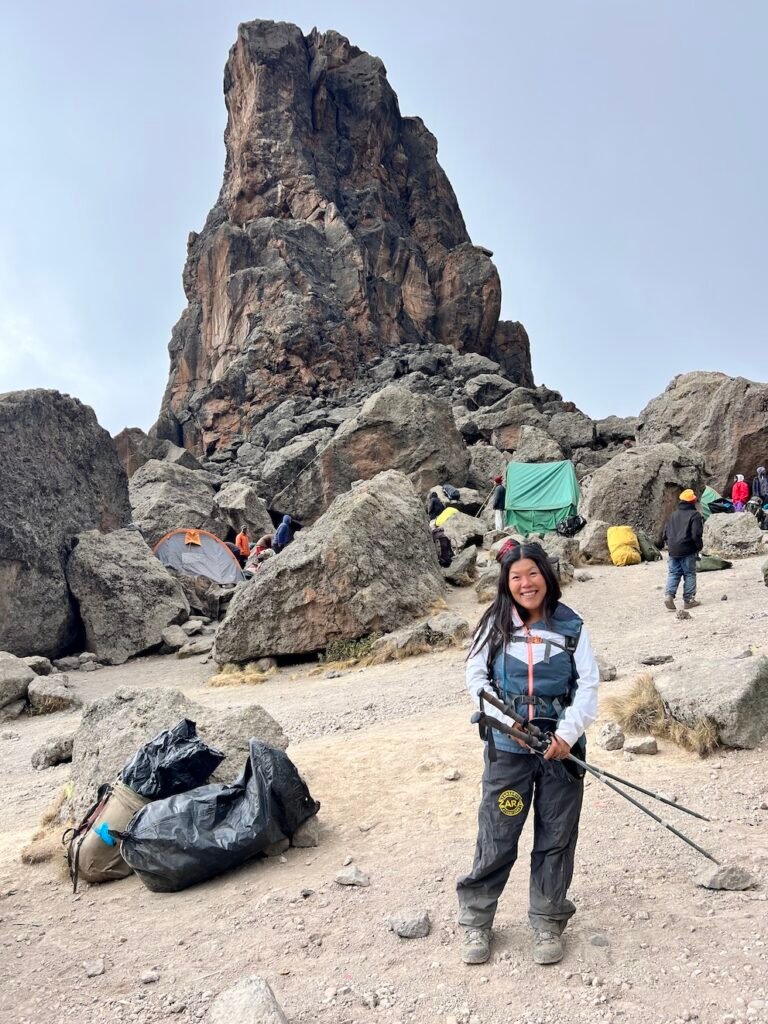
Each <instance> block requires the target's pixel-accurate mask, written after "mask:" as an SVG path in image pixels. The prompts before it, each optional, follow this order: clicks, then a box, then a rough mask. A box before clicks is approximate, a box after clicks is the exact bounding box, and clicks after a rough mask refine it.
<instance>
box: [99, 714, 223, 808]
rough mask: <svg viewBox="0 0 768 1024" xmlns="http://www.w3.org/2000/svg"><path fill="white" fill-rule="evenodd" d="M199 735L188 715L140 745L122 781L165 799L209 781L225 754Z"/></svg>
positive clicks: (142, 792)
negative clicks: (209, 744)
mask: <svg viewBox="0 0 768 1024" xmlns="http://www.w3.org/2000/svg"><path fill="white" fill-rule="evenodd" d="M225 756H226V755H225V754H222V752H221V751H220V750H216V749H215V748H214V747H209V746H208V744H207V743H205V742H203V740H201V739H200V737H199V736H198V735H197V728H196V727H195V723H194V722H190V720H189V719H188V718H182V720H181V721H180V722H179V723H178V724H177V725H174V727H173V728H172V729H165V730H163V732H161V733H160V734H159V735H157V736H155V738H154V739H153V740H150V741H149V743H145V744H144V746H143V747H139V749H138V750H137V751H136V753H135V754H134V755H133V757H132V758H131V760H130V761H129V762H128V764H127V765H126V766H125V767H124V768H123V770H122V772H120V776H119V777H120V781H121V782H122V783H123V785H124V786H128V787H129V788H130V789H132V790H133V791H134V793H138V794H139V795H140V796H145V797H146V798H147V799H148V800H162V799H163V798H164V797H167V796H173V794H174V793H183V792H184V791H185V790H187V789H194V788H195V786H200V785H202V784H203V783H204V782H207V781H208V779H209V778H210V777H211V775H212V774H213V773H214V772H215V771H216V769H217V768H218V767H219V765H220V764H221V762H222V761H223V760H224V758H225Z"/></svg>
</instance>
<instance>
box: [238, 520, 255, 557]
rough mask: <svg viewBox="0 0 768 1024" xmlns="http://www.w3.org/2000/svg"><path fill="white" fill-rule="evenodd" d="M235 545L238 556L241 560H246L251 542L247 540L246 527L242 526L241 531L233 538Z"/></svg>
mask: <svg viewBox="0 0 768 1024" xmlns="http://www.w3.org/2000/svg"><path fill="white" fill-rule="evenodd" d="M235 544H236V545H237V550H238V551H239V552H240V554H241V555H242V556H243V558H247V557H248V555H250V553H251V542H250V540H249V539H248V527H247V526H244V527H243V528H242V530H241V531H240V533H238V535H237V536H236V537H235Z"/></svg>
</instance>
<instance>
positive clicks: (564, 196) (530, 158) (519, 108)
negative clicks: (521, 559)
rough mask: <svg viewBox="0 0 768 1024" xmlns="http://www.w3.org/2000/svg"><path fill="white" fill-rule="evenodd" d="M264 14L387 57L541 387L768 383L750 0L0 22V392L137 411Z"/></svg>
mask: <svg viewBox="0 0 768 1024" xmlns="http://www.w3.org/2000/svg"><path fill="white" fill-rule="evenodd" d="M107 8H108V9H107ZM494 12H495V13H494ZM255 17H261V18H276V19H278V18H279V19H281V20H290V21H294V22H296V23H297V24H299V25H300V26H301V27H302V29H303V30H304V31H305V32H308V31H309V30H310V29H311V28H312V27H313V26H314V25H317V26H318V28H320V29H328V28H334V29H337V30H338V31H340V32H341V33H343V34H344V35H346V36H348V37H349V38H350V40H351V41H352V42H353V43H354V44H356V45H357V46H360V47H361V48H363V49H365V50H368V51H369V52H371V53H374V54H376V55H377V56H379V57H381V58H382V59H383V61H384V63H385V64H386V66H387V70H388V74H389V80H390V82H391V84H392V86H393V88H394V89H395V91H396V92H397V94H398V96H399V99H400V107H401V110H402V112H403V113H404V114H418V115H420V116H421V117H422V118H423V119H424V121H425V122H426V124H427V126H428V127H429V128H430V129H431V131H432V132H434V134H435V135H436V136H437V139H438V143H439V159H440V161H441V163H442V165H443V167H444V168H445V170H446V172H447V174H448V176H449V178H450V180H451V182H452V184H453V186H454V189H455V190H456V194H457V196H458V199H459V203H460V205H461V209H462V211H463V214H464V217H465V220H466V222H467V227H468V229H469V232H470V235H471V236H472V240H473V241H474V242H475V243H477V244H480V245H484V246H487V247H489V248H490V249H492V250H493V251H494V260H495V262H496V265H497V266H498V268H499V272H500V275H501V281H502V288H503V309H502V315H503V316H504V317H505V318H507V319H515V320H521V321H522V322H523V323H524V324H525V326H526V328H527V329H528V332H529V334H530V337H531V345H532V353H533V369H534V374H535V377H536V380H537V382H538V383H546V384H548V385H549V386H550V387H556V388H558V389H559V390H561V391H563V393H564V395H565V397H566V398H569V399H571V400H573V401H575V402H576V403H577V404H578V405H579V406H580V407H581V408H582V409H584V411H585V412H587V413H589V414H590V415H592V416H596V417H597V416H604V415H607V414H608V413H611V412H616V413H619V414H622V415H629V414H634V413H637V412H638V411H639V410H640V408H641V407H642V406H643V405H644V404H645V402H646V401H647V400H648V399H649V398H651V397H652V396H653V395H655V394H657V393H658V392H660V391H661V390H663V388H664V387H665V386H666V384H667V383H668V381H669V380H670V378H671V377H672V376H674V375H675V374H676V373H681V372H684V371H687V370H692V369H719V370H723V371H725V372H727V373H730V374H733V375H736V374H741V375H743V376H747V377H752V378H754V379H766V376H768V374H767V373H766V352H767V351H768V344H767V342H768V338H767V336H766V335H767V332H766V323H768V298H767V295H768V289H766V286H765V281H766V260H765V251H766V237H767V236H768V199H767V198H766V177H767V176H766V170H767V168H766V141H765V111H766V109H768V102H767V101H768V74H767V73H766V70H765V66H766V62H765V40H766V32H767V30H768V5H766V4H764V3H762V2H761V0H753V2H749V0H741V2H740V3H739V4H736V5H724V4H722V3H719V2H709V0H696V2H693V0H676V2H675V3H674V4H670V3H668V2H666V0H664V2H662V0H644V2H640V0H635V2H629V0H626V2H617V0H601V2H599V0H581V2H580V3H573V2H572V0H551V2H543V3H540V4H530V3H520V2H517V0H513V2H507V3H503V4H502V3H498V4H492V3H488V4H484V5H471V4H466V3H462V4H458V3H455V4H445V3H441V4H437V3H431V2H430V3H421V4H415V3H413V2H412V0H411V2H408V3H405V2H402V0H390V2H389V3H387V4H386V5H377V6H371V7H370V8H369V6H368V5H362V4H358V3H356V4H353V3H351V2H349V3H341V2H330V0H329V2H326V3H324V4H317V3H308V2H298V0H297V2H293V0H282V2H280V3H277V2H262V3H258V4H246V3H241V2H239V0H231V2H227V3H221V4H211V3H210V2H203V0H186V2H184V3H182V2H171V0H163V2H161V3H158V2H157V0H154V2H150V0H133V2H132V3H131V4H129V5H116V4H114V5H112V4H109V5H105V4H97V3H84V2H78V0H73V2H70V3H68V4H66V5H64V4H54V3H52V2H51V3H41V2H27V3H25V4H23V5H22V4H14V5H7V7H6V10H5V12H4V14H3V19H2V35H0V95H2V115H3V116H2V133H1V134H0V392H2V391H7V390H13V389H17V388H30V387H53V388H58V389H59V390H61V391H65V392H68V393H70V394H73V395H76V396H77V397H79V398H81V399H82V400H83V401H85V402H87V403H88V404H90V405H92V406H93V407H94V408H95V410H96V412H97V415H98V417H99V420H100V422H101V423H102V424H103V425H104V426H106V427H107V428H108V429H109V430H110V431H111V432H112V433H115V432H116V431H118V430H120V429H121V428H122V427H124V426H126V425H128V426H141V427H143V428H144V429H146V428H148V427H149V426H150V425H151V423H152V422H153V421H154V419H155V417H156V415H157V412H158V410H159V406H160V398H161V395H162V392H163V389H164V387H165V382H166V378H167V373H168V357H167V351H166V346H167V343H168V340H169V338H170V333H171V328H172V326H173V324H174V323H175V321H176V319H177V318H178V316H179V314H180V313H181V310H182V308H183V306H184V295H183V292H182V288H181V271H182V267H183V263H184V257H185V251H186V238H187V233H188V232H189V231H190V230H192V229H200V227H201V226H202V224H203V221H204V219H205V216H206V214H207V212H208V210H209V209H210V207H211V206H212V205H213V202H214V200H215V198H216V195H217V193H218V190H219V187H220V184H221V177H222V171H223V165H224V147H223V142H222V132H223V129H224V124H225V109H224V101H223V96H222V84H221V83H222V71H223V66H224V61H225V59H226V55H227V50H228V48H229V46H230V45H231V43H232V42H233V41H234V38H235V34H236V28H237V24H238V22H239V21H244V20H249V19H251V18H255Z"/></svg>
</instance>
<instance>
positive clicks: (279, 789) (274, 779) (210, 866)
mask: <svg viewBox="0 0 768 1024" xmlns="http://www.w3.org/2000/svg"><path fill="white" fill-rule="evenodd" d="M319 807H320V805H319V803H317V802H316V801H315V800H313V798H312V796H311V795H310V792H309V789H308V788H307V786H306V784H305V783H304V781H303V780H302V778H301V776H300V775H299V773H298V771H297V769H296V767H295V765H294V764H293V762H292V761H291V760H290V758H289V757H288V756H287V754H284V753H283V752H282V751H281V750H276V749H274V748H273V747H268V746H267V745H266V744H264V743H260V742H259V741H258V740H256V739H252V740H251V745H250V754H249V758H248V761H247V763H246V765H245V769H244V770H243V773H242V775H241V776H240V777H239V778H238V779H237V780H236V781H235V782H233V783H232V784H231V785H208V786H200V787H199V788H197V789H193V790H191V791H190V792H188V793H180V794H177V795H176V796H172V797H169V798H168V799H166V800H156V801H155V802H154V803H150V804H147V805H146V807H144V808H142V810H141V811H139V813H138V814H136V815H135V817H134V818H133V820H132V821H131V823H130V825H129V826H128V827H127V828H126V829H125V831H124V832H122V834H121V836H120V838H121V840H122V843H121V847H120V850H121V853H122V855H123V858H124V859H125V861H126V863H127V864H128V865H129V866H130V867H131V868H132V869H133V870H134V871H135V872H136V874H137V875H138V876H139V878H140V879H141V880H142V882H143V883H144V885H145V886H146V887H147V888H148V889H151V890H153V891H154V892H177V891H178V890H180V889H186V888H187V887H188V886H190V885H195V884H196V883H198V882H203V881H205V880H206V879H208V878H214V877H215V876H216V875H220V874H222V873H223V872H224V871H228V870H229V869H230V868H232V867H235V866H236V865H238V864H242V863H243V862H244V861H246V860H249V859H250V858H252V857H255V856H256V855H257V854H259V853H262V852H263V851H264V850H265V849H266V847H268V846H270V845H271V844H273V843H276V842H278V841H279V840H281V839H290V838H291V837H292V836H293V834H294V832H295V831H296V830H297V829H298V828H299V826H300V825H302V824H303V823H304V822H305V821H307V820H308V819H309V818H311V817H312V816H313V815H314V814H316V813H317V811H318V810H319Z"/></svg>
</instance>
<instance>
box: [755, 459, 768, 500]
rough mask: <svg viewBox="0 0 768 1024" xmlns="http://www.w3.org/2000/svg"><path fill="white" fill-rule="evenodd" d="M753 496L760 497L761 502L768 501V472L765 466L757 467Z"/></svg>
mask: <svg viewBox="0 0 768 1024" xmlns="http://www.w3.org/2000/svg"><path fill="white" fill-rule="evenodd" d="M752 496H753V497H755V498H759V499H760V501H761V502H764V501H768V474H766V472H765V466H758V467H757V474H756V475H755V477H754V478H753V480H752Z"/></svg>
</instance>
